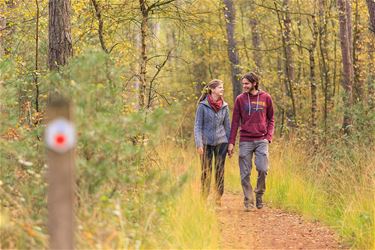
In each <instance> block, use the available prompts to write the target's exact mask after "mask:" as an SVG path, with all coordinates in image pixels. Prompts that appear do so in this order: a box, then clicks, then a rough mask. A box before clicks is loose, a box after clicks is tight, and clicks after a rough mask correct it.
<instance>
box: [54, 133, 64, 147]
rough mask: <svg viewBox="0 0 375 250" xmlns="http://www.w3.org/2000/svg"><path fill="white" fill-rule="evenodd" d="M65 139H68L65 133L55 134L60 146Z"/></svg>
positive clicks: (56, 141)
mask: <svg viewBox="0 0 375 250" xmlns="http://www.w3.org/2000/svg"><path fill="white" fill-rule="evenodd" d="M65 141H66V139H65V135H63V134H57V135H55V143H56V144H57V145H58V146H62V145H64V143H65Z"/></svg>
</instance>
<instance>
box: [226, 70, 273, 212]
mask: <svg viewBox="0 0 375 250" xmlns="http://www.w3.org/2000/svg"><path fill="white" fill-rule="evenodd" d="M241 83H242V87H243V90H244V92H243V93H242V94H240V95H239V96H237V98H236V101H235V104H234V109H233V118H232V126H231V131H230V136H229V145H228V154H229V156H232V155H233V148H234V144H235V141H236V135H237V130H238V127H240V143H239V149H240V152H239V165H240V175H241V185H242V189H243V193H244V206H245V211H249V210H250V208H251V207H254V195H253V188H252V186H251V183H250V173H251V168H252V158H253V154H255V161H254V162H255V166H256V169H257V171H258V179H257V185H256V188H255V191H254V192H255V194H256V207H257V208H258V209H260V208H262V207H263V202H262V196H263V194H264V192H265V190H266V176H267V171H268V144H269V143H271V141H272V135H273V131H274V118H273V107H272V99H271V96H270V95H269V94H268V93H266V92H265V91H261V90H259V89H258V86H259V77H258V76H257V75H256V74H254V73H252V72H250V73H247V74H245V75H244V76H243V77H242V79H241Z"/></svg>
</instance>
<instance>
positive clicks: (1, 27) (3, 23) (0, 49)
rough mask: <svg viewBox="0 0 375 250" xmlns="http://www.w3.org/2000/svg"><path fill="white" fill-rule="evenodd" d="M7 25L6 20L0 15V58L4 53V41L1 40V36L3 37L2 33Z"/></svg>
mask: <svg viewBox="0 0 375 250" xmlns="http://www.w3.org/2000/svg"><path fill="white" fill-rule="evenodd" d="M6 25H7V20H6V18H5V17H4V16H0V58H2V57H3V55H4V53H5V50H4V45H3V43H4V41H3V37H4V34H5V27H6Z"/></svg>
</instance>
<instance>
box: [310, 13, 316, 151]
mask: <svg viewBox="0 0 375 250" xmlns="http://www.w3.org/2000/svg"><path fill="white" fill-rule="evenodd" d="M312 38H313V40H312V42H311V47H310V49H309V61H310V90H311V127H312V134H313V135H312V137H313V144H314V146H317V140H316V139H317V138H316V136H317V94H316V90H317V87H316V85H317V84H316V77H315V57H314V54H315V49H316V43H317V38H318V27H317V23H316V20H315V17H313V33H312Z"/></svg>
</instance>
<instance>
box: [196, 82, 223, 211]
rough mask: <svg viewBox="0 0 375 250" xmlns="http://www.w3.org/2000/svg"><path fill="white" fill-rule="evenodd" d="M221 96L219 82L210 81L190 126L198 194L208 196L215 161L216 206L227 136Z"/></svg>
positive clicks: (221, 187)
mask: <svg viewBox="0 0 375 250" xmlns="http://www.w3.org/2000/svg"><path fill="white" fill-rule="evenodd" d="M223 93H224V87H223V82H222V81H220V80H217V79H214V80H212V81H211V82H209V83H208V84H207V86H206V87H205V88H204V92H203V94H202V96H201V97H200V98H199V101H198V108H197V112H196V116H195V126H194V136H195V144H196V147H197V151H198V154H199V155H200V158H201V166H202V174H201V184H202V194H203V197H205V198H207V196H208V194H209V192H210V183H211V174H212V158H213V156H214V157H215V172H216V174H215V184H216V191H217V192H216V204H217V205H220V199H221V196H222V195H223V193H224V163H225V157H226V154H227V149H228V138H229V134H230V122H229V109H228V104H227V103H226V102H224V100H223Z"/></svg>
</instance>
